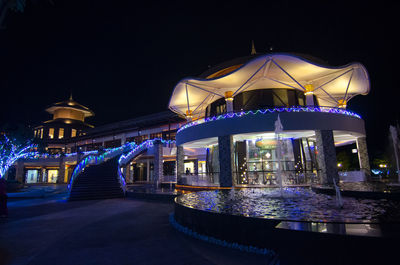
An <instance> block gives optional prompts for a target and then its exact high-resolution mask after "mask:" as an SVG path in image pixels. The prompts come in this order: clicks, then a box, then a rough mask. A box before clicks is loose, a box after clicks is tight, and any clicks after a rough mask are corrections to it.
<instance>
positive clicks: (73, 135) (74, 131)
mask: <svg viewBox="0 0 400 265" xmlns="http://www.w3.org/2000/svg"><path fill="white" fill-rule="evenodd" d="M75 136H76V130H75V129H72V130H71V137H75Z"/></svg>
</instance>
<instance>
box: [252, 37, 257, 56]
mask: <svg viewBox="0 0 400 265" xmlns="http://www.w3.org/2000/svg"><path fill="white" fill-rule="evenodd" d="M256 53H257V51H256V47H255V46H254V40H252V41H251V55H254V54H256Z"/></svg>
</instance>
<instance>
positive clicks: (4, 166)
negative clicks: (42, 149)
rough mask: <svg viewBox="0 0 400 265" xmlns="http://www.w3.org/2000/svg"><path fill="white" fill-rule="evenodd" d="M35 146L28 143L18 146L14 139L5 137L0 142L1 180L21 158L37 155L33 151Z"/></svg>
mask: <svg viewBox="0 0 400 265" xmlns="http://www.w3.org/2000/svg"><path fill="white" fill-rule="evenodd" d="M36 148H37V145H36V144H32V143H31V142H30V141H28V142H27V143H25V144H18V143H17V141H16V140H15V139H13V140H11V139H10V138H8V137H7V136H6V135H3V139H2V140H1V141H0V178H3V177H4V175H5V174H6V172H7V171H8V169H9V168H10V167H11V166H12V165H13V164H14V163H15V162H17V160H18V159H21V158H30V157H34V156H35V155H37V154H38V152H37V151H36V150H35V149H36Z"/></svg>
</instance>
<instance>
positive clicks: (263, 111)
mask: <svg viewBox="0 0 400 265" xmlns="http://www.w3.org/2000/svg"><path fill="white" fill-rule="evenodd" d="M281 112H321V113H336V114H342V115H348V116H351V117H355V118H359V119H361V116H360V115H358V114H356V113H354V112H352V111H349V110H345V109H340V108H332V107H319V106H316V107H310V106H307V107H305V106H297V107H290V108H284V107H282V108H273V109H260V110H255V111H253V110H249V111H241V112H235V113H226V114H222V115H218V116H213V117H209V118H205V119H202V120H200V121H194V122H191V123H187V124H185V125H184V126H182V127H181V128H179V130H178V133H179V132H181V131H183V130H185V129H187V128H189V127H192V126H196V125H199V124H203V123H207V122H212V121H217V120H224V119H230V118H235V117H243V116H247V115H257V114H269V113H281Z"/></svg>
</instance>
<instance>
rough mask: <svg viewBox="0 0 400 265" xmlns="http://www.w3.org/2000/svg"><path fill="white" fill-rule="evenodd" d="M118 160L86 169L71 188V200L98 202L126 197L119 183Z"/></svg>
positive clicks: (114, 159) (116, 158)
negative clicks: (98, 200)
mask: <svg viewBox="0 0 400 265" xmlns="http://www.w3.org/2000/svg"><path fill="white" fill-rule="evenodd" d="M118 158H119V156H117V157H114V158H112V159H109V160H107V161H106V162H104V163H101V164H99V165H92V166H88V167H86V168H85V170H84V171H83V172H81V173H80V174H79V175H78V176H77V177H76V179H75V180H74V183H73V185H72V188H71V192H70V196H69V200H70V201H77V200H96V199H111V198H121V197H124V192H123V190H122V188H121V185H120V183H119V180H118V179H119V176H118Z"/></svg>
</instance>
